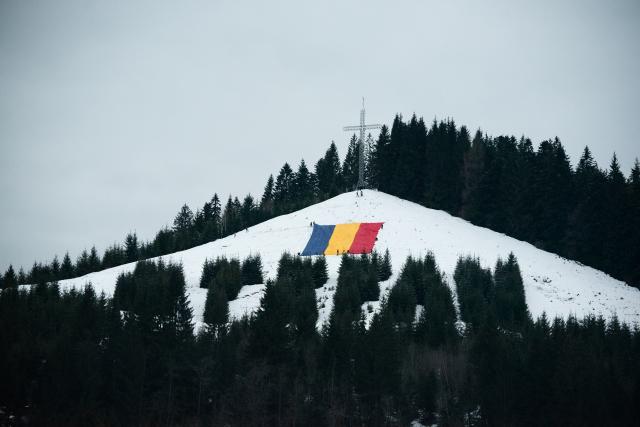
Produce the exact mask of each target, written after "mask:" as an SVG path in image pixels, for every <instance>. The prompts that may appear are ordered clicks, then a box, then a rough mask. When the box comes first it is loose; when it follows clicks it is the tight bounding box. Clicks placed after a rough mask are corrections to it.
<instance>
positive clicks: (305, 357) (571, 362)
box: [0, 253, 640, 426]
mask: <svg viewBox="0 0 640 427" xmlns="http://www.w3.org/2000/svg"><path fill="white" fill-rule="evenodd" d="M204 273H206V274H204ZM390 274H391V271H390V263H388V261H387V260H385V257H381V256H378V255H377V254H375V253H374V254H371V255H363V256H351V255H344V256H343V257H342V260H341V265H340V268H339V276H338V281H337V286H336V290H335V296H334V310H333V311H332V313H331V316H330V318H329V321H328V323H327V324H326V325H325V327H324V328H323V329H322V331H320V332H319V331H318V330H317V329H316V322H317V319H318V308H317V301H316V294H315V289H316V288H319V287H322V286H323V285H324V284H325V282H326V281H327V270H326V263H325V262H324V258H323V257H314V258H313V259H311V258H308V257H305V258H301V257H297V256H291V255H288V254H285V255H283V257H282V259H281V260H280V263H279V266H278V272H277V277H276V278H275V280H273V281H268V283H267V285H266V289H265V293H264V296H263V298H262V303H261V307H260V309H259V311H258V312H257V313H256V315H255V316H254V317H251V318H244V319H242V320H239V321H238V320H234V321H231V322H230V321H229V320H230V319H229V307H228V300H227V295H230V296H233V293H234V292H236V290H237V289H238V286H241V285H242V284H243V283H251V282H253V281H255V280H259V279H262V278H263V274H262V267H261V262H260V258H259V257H251V258H247V259H245V260H238V259H223V258H219V259H217V260H214V261H207V262H206V263H205V265H203V276H204V277H205V279H204V281H203V283H202V284H201V285H202V286H203V287H207V288H208V294H207V301H206V308H205V316H204V321H205V324H204V325H203V326H202V328H200V329H199V331H195V330H194V324H193V313H192V309H191V307H190V306H189V302H188V300H187V298H186V296H185V280H184V274H183V271H182V267H181V266H180V265H173V264H164V263H162V262H158V263H155V262H152V261H142V262H139V263H138V264H137V266H136V268H135V270H134V271H132V272H130V273H126V274H122V275H121V276H120V277H119V278H118V280H117V284H116V289H115V292H114V295H113V297H107V296H105V295H96V294H95V292H94V291H93V289H92V288H91V286H87V287H86V288H84V289H82V290H71V291H65V292H61V291H60V289H59V288H58V286H57V284H55V283H54V284H49V285H47V284H44V283H41V284H39V285H37V286H34V287H32V288H31V289H30V290H19V289H15V288H9V289H5V290H3V291H2V292H0V348H1V349H2V351H0V425H2V426H4V425H7V426H9V425H47V426H58V425H60V426H85V425H98V426H102V425H139V426H155V425H176V426H178V425H182V426H205V425H206V426H208V425H212V426H219V425H243V426H265V425H305V426H307V425H309V426H312V425H318V426H320V425H336V426H343V425H344V426H348V425H367V426H382V425H386V426H388V425H409V423H411V422H412V421H414V420H417V421H420V422H421V423H424V424H426V425H432V424H437V425H442V426H462V425H465V426H498V425H513V426H516V425H517V426H540V425H546V426H601V425H617V426H632V425H637V420H638V419H639V417H640V412H639V411H640V331H639V330H638V329H637V327H634V328H633V329H631V328H630V327H629V326H628V325H625V324H620V323H619V322H618V321H617V320H616V319H615V318H614V319H612V320H611V321H609V322H606V321H605V320H603V319H602V318H595V317H587V318H585V319H576V318H571V317H570V318H569V319H566V320H562V319H553V320H551V321H550V320H549V319H547V318H546V317H544V316H543V317H541V318H538V319H531V317H530V315H529V312H528V309H527V305H526V301H525V297H524V289H523V285H522V277H521V275H520V269H519V266H518V260H517V259H515V257H513V256H512V255H509V256H507V257H506V258H505V259H504V260H499V261H498V262H497V263H496V265H495V268H494V269H485V268H483V267H482V266H481V265H480V263H479V261H478V260H477V259H475V258H470V257H461V258H460V259H459V260H458V263H457V266H456V269H455V273H454V276H453V280H454V282H455V283H453V286H455V289H456V294H457V297H458V302H459V309H460V311H459V313H457V311H456V307H455V304H454V300H453V295H452V290H451V287H450V286H449V284H448V283H446V281H445V278H444V275H443V274H442V273H441V272H440V270H439V268H438V266H437V263H436V259H435V257H434V256H433V255H432V254H427V255H426V256H425V257H424V258H421V259H418V258H408V259H406V261H405V264H404V267H403V268H402V270H401V271H400V272H399V274H398V275H397V277H398V278H397V281H396V283H395V286H393V287H392V288H391V290H390V292H389V294H388V295H387V296H386V297H384V298H383V299H382V304H381V309H380V311H379V312H377V313H373V312H372V309H371V308H370V307H368V305H367V301H371V300H373V299H377V298H379V297H380V287H379V282H380V281H383V280H387V279H388V278H389V275H390ZM363 306H364V310H363Z"/></svg>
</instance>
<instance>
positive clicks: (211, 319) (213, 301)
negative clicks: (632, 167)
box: [203, 286, 229, 329]
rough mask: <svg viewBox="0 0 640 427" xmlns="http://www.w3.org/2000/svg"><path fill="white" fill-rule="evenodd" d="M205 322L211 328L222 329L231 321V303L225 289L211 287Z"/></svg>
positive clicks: (208, 293) (204, 317) (208, 294)
mask: <svg viewBox="0 0 640 427" xmlns="http://www.w3.org/2000/svg"><path fill="white" fill-rule="evenodd" d="M203 320H204V322H205V323H206V324H208V325H209V326H212V327H215V328H218V329H219V328H220V327H222V326H224V325H226V324H227V322H228V321H229V303H228V301H227V294H226V293H225V291H224V288H222V287H219V286H210V287H209V290H208V291H207V300H206V302H205V305H204V315H203Z"/></svg>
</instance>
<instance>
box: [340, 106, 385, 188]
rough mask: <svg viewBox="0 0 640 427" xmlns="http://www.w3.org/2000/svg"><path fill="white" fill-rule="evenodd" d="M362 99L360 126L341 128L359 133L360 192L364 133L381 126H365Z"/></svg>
mask: <svg viewBox="0 0 640 427" xmlns="http://www.w3.org/2000/svg"><path fill="white" fill-rule="evenodd" d="M364 114H365V112H364V98H362V110H360V126H345V127H344V128H342V129H343V130H344V131H345V132H353V131H356V130H359V131H360V139H358V187H357V189H358V190H360V189H362V188H364V187H365V182H364V168H365V161H364V160H365V159H364V133H365V131H366V130H369V129H380V128H381V127H382V125H379V124H374V125H367V124H365V121H364Z"/></svg>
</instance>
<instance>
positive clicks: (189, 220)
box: [173, 203, 193, 233]
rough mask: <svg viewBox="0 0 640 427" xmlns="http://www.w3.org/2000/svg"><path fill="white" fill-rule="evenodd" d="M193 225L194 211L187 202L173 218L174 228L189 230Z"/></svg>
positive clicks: (181, 230)
mask: <svg viewBox="0 0 640 427" xmlns="http://www.w3.org/2000/svg"><path fill="white" fill-rule="evenodd" d="M192 226H193V212H192V211H191V209H190V208H189V206H188V205H187V204H186V203H185V204H184V205H182V207H181V208H180V212H178V215H176V217H175V219H174V220H173V229H174V230H175V231H177V232H183V233H184V232H188V231H189V230H190V229H191V227H192Z"/></svg>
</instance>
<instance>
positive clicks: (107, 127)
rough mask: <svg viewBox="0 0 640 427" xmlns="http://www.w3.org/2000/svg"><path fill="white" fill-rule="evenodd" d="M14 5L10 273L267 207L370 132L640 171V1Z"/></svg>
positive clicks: (2, 166) (9, 37) (2, 84)
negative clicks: (454, 138) (263, 197)
mask: <svg viewBox="0 0 640 427" xmlns="http://www.w3.org/2000/svg"><path fill="white" fill-rule="evenodd" d="M308 3H310V2H301V1H289V2H251V3H250V2H241V1H179V2H178V1H166V2H164V1H162V2H161V1H156V0H154V1H148V2H144V1H124V0H122V1H119V0H116V1H87V0H78V1H69V0H57V1H39V2H36V1H24V0H0V269H2V271H4V269H6V267H7V266H8V265H9V263H13V264H14V266H16V265H18V266H19V265H23V266H25V268H27V269H28V268H29V267H30V265H31V264H32V263H33V261H35V260H38V261H48V260H50V259H51V258H52V257H53V255H54V254H58V255H59V256H62V255H63V254H64V252H65V251H66V250H69V251H70V253H71V255H72V256H73V257H74V258H75V256H77V255H78V253H79V252H80V251H81V250H82V249H83V248H89V247H91V245H92V244H96V246H97V247H98V249H99V250H100V251H102V250H103V249H104V248H105V247H106V246H107V245H109V244H111V243H113V242H115V241H122V240H123V238H124V236H125V234H126V233H127V232H128V231H130V230H136V231H137V232H138V235H139V236H140V237H142V238H143V239H145V240H146V239H149V238H151V237H152V236H153V234H154V232H155V231H157V230H158V229H159V228H160V227H162V226H163V225H165V224H168V223H169V222H170V221H171V219H172V218H173V216H174V215H175V213H176V212H177V210H178V208H179V207H180V205H181V204H182V203H185V202H186V203H188V204H189V205H190V206H192V207H193V208H195V207H198V206H201V205H202V204H203V203H204V202H205V201H206V200H207V199H208V198H209V197H210V196H211V195H212V194H213V193H214V192H218V193H219V194H221V195H222V197H226V196H227V195H228V194H229V193H233V194H237V195H244V194H246V193H247V192H251V193H252V194H254V195H256V196H259V195H260V193H261V190H262V188H263V186H264V183H265V181H266V178H267V176H268V175H269V173H275V172H277V170H278V169H279V167H280V166H281V165H282V163H284V161H289V162H290V163H292V164H294V165H297V163H298V162H299V160H300V158H305V159H306V160H307V162H308V163H310V164H312V163H313V162H315V161H316V160H317V158H318V157H319V156H320V155H321V154H322V152H324V150H325V149H326V148H327V146H328V144H329V143H330V141H331V140H332V139H335V140H336V142H337V143H338V147H339V149H340V154H341V155H344V152H345V146H346V144H347V141H348V135H345V134H343V132H342V131H341V127H342V126H343V125H349V124H356V122H357V120H358V114H359V108H360V97H361V96H365V97H366V98H367V113H368V118H369V119H370V121H373V122H382V123H389V122H390V121H391V120H392V119H393V116H394V114H396V113H402V114H403V115H404V116H405V117H407V116H410V115H411V114H412V113H413V112H415V113H417V114H418V115H420V116H424V117H425V119H426V120H428V121H430V120H432V119H433V118H434V117H437V118H446V117H453V118H454V119H455V120H456V121H457V122H458V123H459V124H466V125H467V126H468V127H469V128H471V129H472V130H475V129H476V128H478V127H481V128H482V129H483V130H484V131H486V132H487V133H489V134H491V135H499V134H514V135H516V136H520V135H522V134H524V135H527V136H529V137H531V138H532V139H533V140H534V142H535V143H539V142H540V140H542V139H545V138H550V137H554V136H556V135H557V136H558V137H559V138H560V139H561V140H562V141H563V143H564V144H565V146H566V147H567V150H568V152H569V154H570V155H571V157H572V161H573V163H574V164H575V162H576V161H577V157H578V156H579V154H580V152H581V151H582V148H583V147H584V145H589V146H590V148H591V149H592V151H593V153H594V155H595V157H596V160H597V161H598V163H599V164H600V165H601V166H607V165H608V164H609V161H610V158H611V155H612V153H613V151H616V152H617V153H618V156H619V158H620V160H621V163H622V165H623V167H624V171H625V174H628V172H629V169H630V168H631V166H632V162H633V158H635V157H637V156H640V144H638V135H639V134H640V120H639V117H638V113H639V112H640V108H639V105H638V103H639V100H640V83H639V81H638V76H640V43H638V41H640V3H639V2H638V1H637V0H635V1H615V2H604V1H600V2H594V1H573V2H566V1H535V2H526V3H525V2H519V1H504V2H502V1H501V2H488V1H468V2H463V1H447V2H443V1H439V2H426V1H393V2H391V1H386V2H377V1H362V2H352V1H335V2H333V1H331V2H330V1H322V2H313V3H312V4H308Z"/></svg>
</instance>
